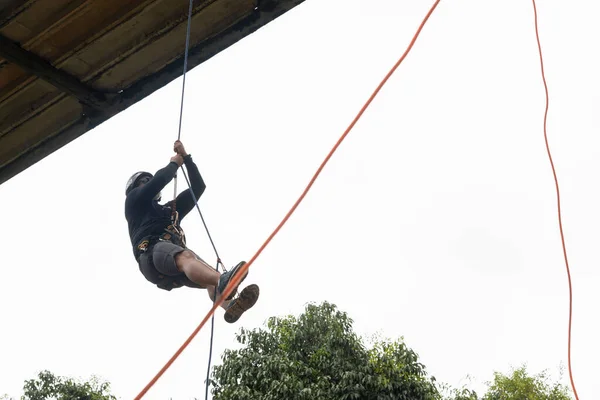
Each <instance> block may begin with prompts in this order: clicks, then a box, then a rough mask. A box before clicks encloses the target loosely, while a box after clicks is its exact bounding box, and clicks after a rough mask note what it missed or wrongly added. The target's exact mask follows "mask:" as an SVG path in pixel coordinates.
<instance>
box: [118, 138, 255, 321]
mask: <svg viewBox="0 0 600 400" xmlns="http://www.w3.org/2000/svg"><path fill="white" fill-rule="evenodd" d="M173 150H174V151H175V153H176V154H175V155H174V156H173V157H171V160H170V162H169V164H167V165H166V166H165V167H164V168H162V169H160V170H158V171H157V172H156V173H155V174H154V175H152V174H151V173H149V172H143V171H142V172H136V173H135V174H133V175H132V176H131V178H129V181H128V182H127V187H126V189H125V195H126V199H125V218H126V219H127V224H128V226H129V237H130V239H131V244H132V246H133V254H134V257H135V259H136V261H137V262H138V265H139V270H140V272H141V273H142V275H144V277H145V278H146V280H148V281H149V282H151V283H153V284H155V285H156V286H157V287H159V288H161V289H164V290H167V291H170V290H172V289H175V288H180V287H183V286H186V287H191V288H200V289H206V290H207V291H208V295H209V297H210V298H211V300H212V301H215V300H216V299H220V298H221V297H222V293H223V292H224V290H225V288H226V287H227V285H228V284H229V282H230V281H231V279H232V278H233V277H234V276H236V275H238V274H239V272H240V269H241V268H242V266H243V265H244V264H245V262H244V261H241V262H240V263H238V264H237V265H236V266H235V267H233V268H232V269H231V270H229V271H226V272H224V273H220V272H218V271H217V270H216V269H215V268H213V267H211V266H210V265H209V264H207V263H206V262H205V261H204V260H202V259H201V258H200V257H199V256H198V255H197V254H196V253H194V252H193V251H192V250H190V249H188V248H187V246H186V241H185V233H184V232H183V230H182V229H181V226H180V225H179V224H180V222H181V220H182V219H183V218H184V217H185V216H186V215H187V214H188V213H189V212H190V211H191V210H192V209H193V208H194V207H195V202H194V197H195V199H196V201H197V200H198V199H199V198H200V196H201V195H202V193H204V190H205V189H206V185H205V183H204V180H203V179H202V176H201V175H200V172H199V171H198V167H197V166H196V164H195V163H194V161H193V160H192V156H191V155H189V154H187V153H186V151H185V148H184V147H183V144H182V143H181V141H179V140H177V141H176V142H175V145H174V147H173ZM184 164H185V167H186V169H187V171H188V175H189V180H190V186H191V187H190V188H189V189H187V190H185V191H183V192H181V193H180V194H179V195H177V197H176V198H175V201H174V202H173V201H169V202H167V203H166V204H164V205H161V204H160V203H159V201H160V200H161V190H162V189H163V188H164V187H165V186H166V185H167V184H168V183H169V182H170V181H171V180H172V179H173V178H174V177H175V174H176V173H177V170H178V168H179V167H181V166H182V165H184ZM191 190H193V195H194V196H192V192H191ZM247 275H248V272H246V273H245V274H244V276H242V279H241V280H240V283H241V282H242V281H243V280H244V279H245V278H246V276H247ZM237 286H239V284H238V285H237ZM215 288H216V299H215ZM237 289H238V287H235V288H234V289H233V291H232V292H231V294H230V295H229V296H228V297H227V298H226V299H225V301H224V302H223V303H222V307H223V308H224V309H225V321H227V322H229V323H233V322H236V321H237V320H238V319H239V318H240V317H241V315H242V314H243V313H244V312H245V311H247V310H248V309H250V308H251V307H252V306H254V304H255V303H256V301H257V300H258V296H259V288H258V286H257V285H249V286H247V287H246V288H244V289H243V290H242V291H241V292H240V293H239V295H238V296H237V297H236V294H237Z"/></svg>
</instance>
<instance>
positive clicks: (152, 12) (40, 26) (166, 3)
mask: <svg viewBox="0 0 600 400" xmlns="http://www.w3.org/2000/svg"><path fill="white" fill-rule="evenodd" d="M303 1H304V0H194V11H193V17H192V29H191V37H190V53H189V58H188V68H189V69H191V68H193V67H195V66H196V65H198V64H200V63H202V62H204V61H205V60H207V59H209V58H210V57H212V56H214V55H215V54H217V53H219V52H220V51H223V50H224V49H226V48H227V47H229V46H231V45H232V44H234V43H235V42H237V41H239V40H241V39H242V38H244V37H245V36H247V35H249V34H251V33H252V32H254V31H255V30H257V29H259V28H260V27H261V26H263V25H265V24H267V23H269V22H270V21H272V20H274V19H275V18H277V17H278V16H280V15H281V14H283V13H285V12H287V11H289V10H290V9H292V8H293V7H295V6H296V5H298V4H300V3H302V2H303ZM188 5H189V3H188V0H20V1H19V0H0V39H1V40H0V184H2V183H3V182H5V181H6V180H8V179H10V178H12V177H13V176H14V175H16V174H18V173H19V172H21V171H22V170H24V169H26V168H28V167H29V166H31V165H32V164H34V163H36V162H37V161H39V160H41V159H42V158H44V157H46V156H47V155H49V154H50V153H52V152H54V151H56V150H58V149H59V148H60V147H62V146H64V145H65V144H67V143H69V142H70V141H72V140H74V139H76V138H77V137H79V136H80V135H82V134H84V133H85V132H86V131H88V130H90V129H92V128H93V127H95V126H97V125H98V124H100V123H102V122H104V121H105V120H107V119H108V118H110V117H112V116H114V115H115V114H117V113H119V112H121V111H123V110H124V109H126V108H127V107H129V106H131V105H132V104H135V103H136V102H137V101H139V100H141V99H143V98H144V97H146V96H148V95H149V94H151V93H152V92H154V91H155V90H157V89H159V88H161V87H162V86H164V85H166V84H167V83H169V82H170V81H171V80H173V79H175V78H177V77H179V76H180V75H181V72H182V68H183V52H184V46H185V33H186V24H187V10H188Z"/></svg>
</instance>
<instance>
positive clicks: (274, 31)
mask: <svg viewBox="0 0 600 400" xmlns="http://www.w3.org/2000/svg"><path fill="white" fill-rule="evenodd" d="M432 3H433V0H428V1H418V2H416V1H397V0H369V1H365V0H363V1H358V0H321V1H316V0H312V1H306V2H305V3H304V4H302V5H300V6H298V7H297V8H296V9H294V10H292V11H291V12H289V13H287V14H286V15H284V16H282V17H280V18H279V19H278V20H276V21H275V22H272V23H271V24H269V25H268V26H267V27H265V28H263V29H261V30H259V31H258V32H256V33H254V34H253V35H251V36H249V37H247V38H246V39H244V40H242V41H241V42H239V43H238V44H236V45H234V46H232V47H231V48H229V49H227V50H226V51H224V52H222V53H221V54H219V55H217V56H215V57H214V58H212V59H211V60H209V61H207V62H205V63H204V64H202V65H200V66H199V67H197V68H195V69H194V70H193V71H191V72H190V73H189V74H188V76H187V78H188V79H187V85H188V86H187V87H186V103H185V111H184V126H183V131H182V141H183V142H184V144H185V146H186V148H187V150H188V152H189V153H191V154H192V155H193V156H194V159H195V160H196V163H197V164H198V166H199V168H200V170H201V172H202V174H203V176H204V179H205V181H206V182H207V190H206V192H205V194H204V195H203V196H202V198H201V200H200V207H201V210H202V211H203V214H204V216H205V218H206V220H207V223H208V226H209V229H210V230H211V233H212V235H213V238H214V239H215V241H216V244H217V248H218V250H219V252H220V254H221V256H222V258H223V259H224V261H225V262H226V264H227V266H229V267H230V266H232V265H234V264H235V263H237V262H238V261H239V260H241V259H246V260H248V259H250V258H251V257H252V255H253V254H254V253H255V252H256V250H258V248H259V247H260V245H261V244H262V243H263V241H264V240H265V239H266V238H267V236H268V235H269V234H270V233H271V232H272V230H273V229H274V228H275V227H276V225H277V224H278V223H279V221H280V220H281V219H282V218H283V216H284V215H285V213H286V212H287V210H288V209H289V207H291V206H292V204H293V203H294V201H295V200H296V198H297V197H298V196H299V195H300V193H301V192H302V190H303V188H304V186H305V185H306V184H307V183H308V180H309V179H310V177H311V176H312V174H313V173H314V172H315V170H316V169H317V167H318V165H319V163H320V162H321V161H322V160H323V158H324V157H325V156H326V154H327V152H328V151H329V150H330V148H331V146H332V145H333V144H334V143H335V141H336V140H337V139H338V137H339V136H340V135H341V134H342V132H343V131H344V129H345V128H346V127H347V125H348V124H349V123H350V121H351V120H352V118H353V117H354V116H355V114H356V113H357V112H358V110H359V109H360V107H361V106H362V104H363V103H364V102H365V100H366V99H367V98H368V96H369V95H370V94H371V92H372V91H373V89H374V88H375V86H376V85H377V84H378V83H379V81H380V80H381V79H382V78H383V76H384V75H385V74H386V73H387V71H388V70H389V68H390V67H391V66H392V65H393V63H394V62H395V61H396V60H397V58H398V57H399V56H400V55H401V54H402V52H403V51H404V49H405V48H406V46H407V45H408V43H409V41H410V39H411V38H412V35H413V33H414V32H415V30H416V29H417V27H418V25H419V23H420V22H421V20H422V18H423V17H424V15H425V14H426V12H427V10H428V9H429V7H430V6H431V4H432ZM599 11H600V6H599V5H598V3H597V2H593V1H592V0H588V1H583V0H571V1H569V2H564V1H557V0H545V1H543V0H540V1H539V4H538V12H539V18H540V19H539V23H540V34H541V40H542V45H543V51H544V56H545V66H546V72H547V78H548V84H549V89H550V96H551V98H550V114H549V120H548V129H549V139H550V143H551V149H552V151H553V155H554V160H555V164H556V167H557V169H558V176H559V180H560V184H561V189H562V200H563V217H564V224H565V234H566V240H567V246H568V251H569V257H570V262H571V267H572V277H573V287H574V321H573V358H572V362H573V367H574V376H575V380H576V385H577V389H578V392H579V395H580V398H581V399H597V398H600V381H598V379H597V368H596V369H594V367H593V366H594V365H596V364H597V359H598V358H599V357H600V349H599V348H598V345H597V340H596V338H597V337H598V336H600V326H599V324H598V323H597V320H598V317H597V315H598V311H597V305H598V303H599V301H600V293H599V292H598V290H597V287H598V284H599V283H600V270H599V269H598V267H597V266H598V263H599V262H600V254H598V252H597V248H598V245H597V243H598V242H599V241H600V231H599V230H598V226H600V211H599V209H598V204H600V190H599V188H598V184H597V182H598V179H597V171H599V170H600V157H598V154H599V153H600V150H599V144H600V140H599V139H598V137H597V133H598V130H599V129H600V120H599V118H598V116H599V114H598V111H597V110H598V106H599V102H600V95H598V93H599V89H600V79H599V78H598V74H597V71H598V70H599V69H600V62H599V59H598V57H597V51H596V48H597V40H596V38H598V37H600V25H598V23H597V22H598V21H597V15H598V12H599ZM533 23H534V20H533V8H532V4H531V2H530V1H516V0H503V1H481V0H461V1H449V0H447V1H442V3H441V4H440V5H439V7H438V9H437V10H436V11H435V12H434V14H433V16H432V17H431V19H430V21H429V22H428V24H427V25H426V27H425V29H424V30H423V32H422V34H421V36H420V38H419V40H418V41H417V43H416V45H415V47H414V48H413V50H412V52H411V54H410V55H409V56H408V58H407V59H406V60H405V62H404V63H403V65H402V66H401V67H400V68H399V69H398V71H397V72H396V74H395V75H394V76H393V77H392V78H391V80H390V81H389V82H388V84H387V85H386V86H385V87H384V89H383V90H382V92H381V93H380V95H379V96H378V97H377V99H376V100H375V101H374V103H373V104H372V106H371V108H370V109H369V110H368V111H367V113H366V114H365V115H364V116H363V118H362V119H361V121H360V122H359V124H358V125H357V126H356V127H355V129H354V130H353V131H352V133H351V134H350V135H349V136H348V138H347V139H346V141H345V142H344V144H343V145H342V146H341V147H340V148H339V150H338V152H337V153H336V155H335V156H334V157H333V158H332V159H331V161H330V163H329V164H328V166H327V167H326V168H325V170H324V171H323V173H322V174H321V176H320V178H319V180H317V183H316V184H315V185H314V186H313V189H312V191H311V192H310V193H309V195H308V196H307V198H306V199H305V201H304V202H303V203H302V205H301V206H300V207H299V208H298V210H297V211H296V213H295V214H294V216H293V217H292V218H291V219H290V221H289V222H288V223H287V225H286V226H285V227H284V228H283V229H282V230H281V232H280V233H279V234H278V236H276V237H275V239H274V240H273V241H272V242H271V244H270V245H269V247H267V249H266V250H265V251H264V252H263V254H262V255H261V256H260V257H259V258H258V259H257V261H256V262H255V264H254V265H253V267H252V269H251V272H250V275H249V277H248V279H247V280H246V281H245V283H246V284H249V283H258V284H259V285H260V287H261V298H260V301H259V303H258V304H257V305H256V307H255V308H254V309H253V310H252V311H251V312H249V313H248V314H247V315H245V316H244V317H243V319H241V320H240V321H239V323H238V324H236V325H229V324H226V323H225V322H224V321H223V312H222V311H221V310H219V311H218V312H217V319H216V321H217V325H216V335H217V338H216V341H215V346H214V358H213V359H214V360H215V361H216V362H220V354H221V353H222V351H223V350H224V349H225V348H228V347H232V346H236V344H235V339H234V333H235V332H236V331H238V329H239V328H240V327H241V326H244V327H247V328H253V327H258V326H261V325H262V324H263V322H264V321H266V319H267V318H268V317H270V316H273V315H286V314H288V313H295V314H296V313H299V312H301V311H302V309H303V307H304V305H305V303H307V302H309V301H315V302H320V301H322V300H328V301H330V302H333V303H335V304H337V305H338V306H339V307H340V308H341V309H342V310H344V311H347V312H348V313H349V315H350V316H351V317H352V318H353V319H354V320H355V328H356V330H357V331H358V332H359V333H361V334H365V335H369V334H372V333H375V332H381V333H382V334H383V335H385V336H387V337H392V338H395V337H399V336H404V338H405V340H406V342H407V344H408V346H410V347H411V348H413V349H414V350H415V351H417V352H418V354H419V355H420V357H421V361H422V362H423V363H424V364H425V365H426V366H427V370H428V372H429V373H430V374H432V375H434V376H436V378H437V379H438V380H439V381H443V382H448V383H450V384H452V385H455V386H458V385H460V384H462V383H466V382H468V380H467V379H466V377H467V375H469V376H471V377H472V379H473V380H472V387H473V388H476V389H479V390H481V388H482V383H483V382H485V381H486V380H489V379H491V378H492V373H493V371H495V370H498V371H504V372H506V371H508V370H509V368H510V366H511V365H514V366H517V365H519V364H521V363H523V362H526V363H528V365H529V367H530V369H531V372H539V371H541V370H542V369H545V368H549V369H550V370H551V371H552V372H556V371H557V370H558V367H559V365H560V364H561V363H562V364H563V365H565V367H566V361H567V318H568V286H567V276H566V271H565V266H564V262H563V259H562V249H561V246H560V236H559V231H558V224H557V218H556V197H555V188H554V181H553V178H552V172H551V169H550V164H549V162H548V158H547V155H546V150H545V147H544V140H543V130H542V118H543V111H544V90H543V86H542V81H541V77H540V68H539V59H538V53H537V47H536V42H535V33H534V25H533ZM182 40H184V38H182ZM180 90H181V79H178V80H176V81H174V82H173V83H171V84H170V85H168V86H166V87H165V88H163V89H161V90H159V91H157V92H156V93H154V94H153V95H152V96H150V97H148V98H147V99H145V100H144V101H141V102H140V103H138V104H137V105H135V106H133V107H131V108H130V109H128V110H126V111H125V112H123V113H121V114H120V115H118V116H116V117H114V118H112V119H111V120H110V121H108V122H106V123H104V124H102V125H101V126H99V127H97V128H96V129H94V130H93V131H91V132H89V133H87V134H86V135H85V136H84V137H82V138H80V139H77V140H76V141H74V142H73V143H71V144H69V145H67V146H65V147H63V148H62V149H60V150H59V151H57V152H55V153H54V154H52V155H51V156H49V157H47V158H45V159H44V160H43V161H41V162H39V163H37V164H36V165H34V166H32V167H31V168H29V169H28V170H26V171H24V172H23V173H21V174H19V175H18V176H16V177H15V178H13V179H12V180H10V181H9V182H7V183H4V184H3V185H1V186H0V207H1V208H2V209H3V210H4V212H3V213H2V217H1V218H2V226H3V227H4V229H2V231H1V232H0V241H1V242H2V243H3V244H4V252H3V259H2V266H3V268H2V270H3V276H2V282H3V285H2V290H1V291H0V303H1V304H2V320H3V329H2V340H1V341H0V377H1V378H0V394H2V393H8V394H11V395H13V396H18V395H20V394H21V388H22V385H23V381H24V380H25V379H29V378H33V377H34V376H35V375H36V374H37V371H39V370H41V369H49V370H51V371H53V372H54V373H56V374H60V375H67V376H76V377H77V376H78V377H83V378H87V377H89V376H90V375H92V374H96V375H99V376H101V377H102V378H104V379H106V380H108V381H110V382H111V384H112V388H113V393H115V394H116V395H118V396H119V397H120V398H122V399H129V398H133V397H134V396H135V395H137V394H138V393H139V392H140V390H142V388H143V387H144V386H145V385H146V383H147V382H148V381H149V380H150V379H151V378H152V377H153V376H154V375H155V374H156V373H157V372H158V371H159V369H160V368H161V367H162V366H163V365H164V363H165V362H166V361H167V360H168V359H169V357H170V356H171V355H172V354H173V353H174V352H175V351H176V350H177V349H178V348H179V346H180V345H181V344H182V343H183V342H184V340H185V339H186V338H187V337H188V336H189V334H190V333H191V332H192V331H193V330H194V328H195V327H196V326H197V325H198V323H199V322H200V321H201V319H202V318H203V317H204V315H205V314H206V312H207V311H208V310H209V308H210V305H211V304H210V302H209V300H208V297H207V295H206V294H205V293H204V292H201V291H194V290H192V289H184V290H177V291H173V292H164V291H161V290H159V289H157V288H155V287H154V286H153V285H152V284H150V283H148V282H146V281H145V279H144V278H143V276H142V275H141V274H140V273H139V271H138V267H137V264H136V263H135V261H134V259H133V256H132V254H131V248H130V244H129V239H128V236H127V225H126V221H125V218H124V213H123V203H124V199H125V197H124V188H125V183H126V181H127V179H128V177H129V176H130V175H131V174H132V173H133V172H135V171H137V170H140V169H145V170H151V171H156V170H157V169H159V168H161V167H163V166H164V165H166V164H167V163H168V162H169V158H170V157H171V155H172V145H173V141H174V140H175V139H176V138H177V123H178V117H179V113H178V110H179V98H180ZM185 187H187V185H186V183H185V180H184V179H183V178H182V176H181V178H180V180H179V189H180V190H183V189H184V188H185ZM163 193H164V196H163V198H164V199H165V200H168V199H170V198H171V197H172V194H173V187H172V184H171V185H169V186H168V187H167V188H166V189H165V190H164V191H163ZM183 227H184V229H185V231H186V233H187V236H188V243H189V245H190V247H191V248H193V249H194V250H196V251H197V252H198V253H199V254H201V255H202V256H203V257H205V258H206V259H207V260H210V261H211V262H214V259H215V257H214V255H213V253H212V249H211V247H210V243H209V241H208V239H207V236H206V233H205V231H204V228H203V226H202V223H201V220H200V217H199V216H198V214H197V212H192V213H191V214H190V215H189V216H188V217H187V218H186V219H185V220H184V225H183ZM208 328H209V326H207V327H206V328H205V329H204V330H203V331H202V332H201V333H200V334H199V335H198V336H197V337H196V339H195V340H194V341H193V342H192V344H191V345H190V346H189V348H188V349H187V350H186V351H185V352H184V353H183V354H182V356H181V357H180V358H179V359H178V360H177V361H176V362H175V363H174V365H173V366H172V367H171V368H170V369H169V370H168V371H167V372H166V373H165V375H163V376H162V378H161V379H160V380H159V381H158V382H157V384H156V385H155V386H154V387H153V388H152V389H151V390H150V391H149V392H148V394H147V395H146V396H145V398H147V399H167V398H173V399H191V398H193V397H194V396H195V397H198V398H203V396H204V377H205V374H206V362H207V354H208V338H209V336H208V335H209V329H208ZM564 382H565V383H567V384H568V379H567V374H566V371H565V377H564Z"/></svg>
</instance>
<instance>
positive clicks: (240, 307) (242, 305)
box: [225, 284, 260, 324]
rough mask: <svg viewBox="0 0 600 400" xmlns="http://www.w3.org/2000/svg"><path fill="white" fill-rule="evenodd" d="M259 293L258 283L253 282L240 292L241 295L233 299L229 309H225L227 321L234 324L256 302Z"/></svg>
mask: <svg viewBox="0 0 600 400" xmlns="http://www.w3.org/2000/svg"><path fill="white" fill-rule="evenodd" d="M259 294H260V290H259V288H258V285H254V284H252V285H248V286H247V287H245V288H244V289H243V290H242V291H241V292H240V296H239V297H238V298H236V299H235V300H233V301H232V302H231V304H230V305H229V307H228V308H227V311H225V321H226V322H228V323H230V324H233V323H234V322H236V321H237V320H238V319H240V317H241V316H242V314H243V313H244V312H246V311H248V310H249V309H251V308H252V306H253V305H254V304H256V301H257V300H258V296H259Z"/></svg>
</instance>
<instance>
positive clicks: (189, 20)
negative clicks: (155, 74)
mask: <svg viewBox="0 0 600 400" xmlns="http://www.w3.org/2000/svg"><path fill="white" fill-rule="evenodd" d="M193 4H194V1H193V0H190V1H189V7H188V17H187V29H186V35H185V51H184V57H183V81H182V86H181V104H180V107H179V128H178V130H177V140H180V139H181V125H182V121H183V104H184V100H185V77H186V72H187V66H188V54H189V48H190V32H191V26H192V12H193ZM182 171H183V175H184V177H185V180H186V182H187V184H188V188H189V191H190V194H191V195H192V199H193V200H194V204H195V205H196V209H197V210H198V213H199V214H200V219H202V224H203V225H204V228H205V229H206V233H207V234H208V238H209V240H210V243H211V245H212V247H213V250H214V252H215V254H216V256H217V262H216V265H215V269H216V270H217V272H218V271H219V264H220V265H223V263H222V262H221V257H220V256H219V252H218V251H217V248H216V246H215V243H214V241H213V239H212V236H211V234H210V231H209V230H208V226H207V225H206V222H205V221H204V217H203V215H202V212H201V211H200V207H199V206H198V199H196V196H195V195H194V191H193V190H192V185H191V184H190V181H189V179H188V177H187V175H186V173H185V170H183V169H182ZM173 180H174V182H173V183H174V186H173V214H172V217H171V219H172V220H173V223H176V222H177V217H176V213H177V211H176V209H177V207H176V206H177V204H176V201H177V172H175V176H174V177H173ZM223 269H225V267H224V266H223ZM216 296H217V288H216V287H215V292H214V296H213V298H214V299H215V300H216ZM213 306H214V300H213ZM214 329H215V316H214V314H213V316H212V319H211V329H210V345H209V352H208V366H207V368H206V389H205V398H206V400H208V386H209V377H210V365H211V362H212V350H213V339H214Z"/></svg>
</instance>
